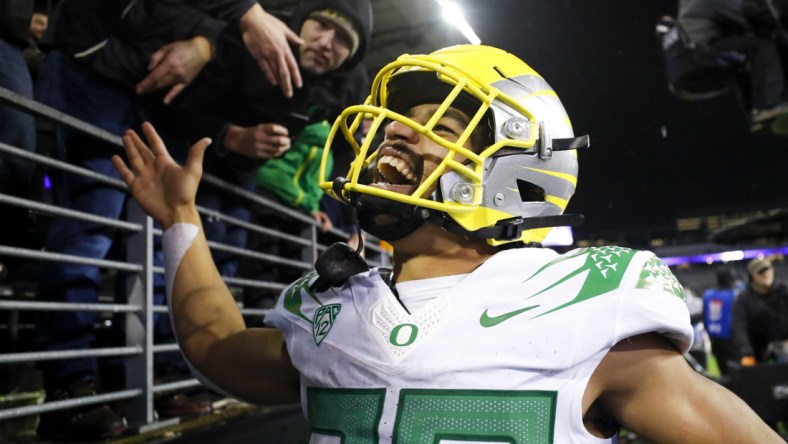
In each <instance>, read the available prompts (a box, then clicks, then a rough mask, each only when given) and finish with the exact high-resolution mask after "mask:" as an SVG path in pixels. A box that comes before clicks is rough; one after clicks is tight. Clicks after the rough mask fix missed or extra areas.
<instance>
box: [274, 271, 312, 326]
mask: <svg viewBox="0 0 788 444" xmlns="http://www.w3.org/2000/svg"><path fill="white" fill-rule="evenodd" d="M316 279H317V273H316V272H315V271H311V272H309V273H306V274H304V275H303V276H301V278H299V279H298V280H297V281H295V282H293V283H292V284H290V285H289V286H288V287H287V288H285V289H284V291H282V295H281V296H280V304H282V307H283V308H284V309H285V310H287V311H288V312H290V313H292V314H294V315H295V316H298V317H299V318H302V319H304V320H306V321H309V318H308V317H307V316H306V315H304V313H303V312H302V307H303V305H304V303H305V302H308V301H309V300H317V295H316V294H315V292H313V291H312V289H311V288H310V285H311V284H312V283H313V282H314V281H315V280H316Z"/></svg>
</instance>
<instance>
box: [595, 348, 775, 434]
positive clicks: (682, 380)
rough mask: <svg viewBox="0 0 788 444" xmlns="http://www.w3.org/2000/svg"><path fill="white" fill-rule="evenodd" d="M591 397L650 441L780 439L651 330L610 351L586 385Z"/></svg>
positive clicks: (745, 405) (625, 424)
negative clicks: (696, 370) (649, 332)
mask: <svg viewBox="0 0 788 444" xmlns="http://www.w3.org/2000/svg"><path fill="white" fill-rule="evenodd" d="M590 399H596V400H597V402H598V403H599V405H600V406H601V408H602V410H603V411H604V412H606V413H607V415H608V416H610V417H611V418H613V419H615V420H616V421H617V422H618V423H619V424H621V425H622V426H624V427H626V428H627V429H628V430H631V431H633V432H635V433H636V434H638V435H639V436H641V437H643V438H645V439H647V440H649V441H650V442H655V443H675V442H691V443H709V444H716V443H720V442H735V443H775V444H776V443H783V442H784V441H783V440H782V439H781V438H780V437H779V436H778V435H777V433H775V432H774V431H773V430H772V429H770V428H769V427H768V426H767V425H766V424H765V423H764V422H763V421H762V420H761V419H760V418H759V417H758V415H756V414H755V412H753V411H752V409H750V407H749V406H747V404H745V403H744V401H742V400H741V399H740V398H738V397H737V396H736V395H734V394H733V393H731V392H730V391H728V390H727V389H725V388H724V387H722V386H721V385H719V384H717V383H715V382H713V381H711V380H709V379H707V378H706V377H704V376H702V375H700V374H698V373H697V372H695V371H694V370H692V369H691V368H690V366H689V365H688V364H687V362H686V361H685V360H684V357H683V356H682V355H681V354H680V353H679V352H678V350H676V348H675V347H674V346H673V345H672V344H671V343H670V342H668V340H667V339H665V338H664V337H662V336H659V335H657V334H654V333H651V334H644V335H639V336H634V337H631V338H628V339H625V340H623V341H621V342H619V343H618V344H616V345H615V346H614V347H613V348H612V349H611V350H610V352H608V354H607V356H605V358H604V359H603V360H602V362H601V363H600V365H599V367H598V368H597V369H596V371H595V372H594V375H593V376H592V378H591V382H590V383H589V388H588V389H587V391H586V398H584V401H587V400H590ZM584 404H588V402H584Z"/></svg>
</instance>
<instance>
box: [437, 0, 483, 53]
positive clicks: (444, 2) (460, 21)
mask: <svg viewBox="0 0 788 444" xmlns="http://www.w3.org/2000/svg"><path fill="white" fill-rule="evenodd" d="M438 4H439V5H440V6H441V8H443V18H444V20H446V21H447V22H449V23H451V24H452V25H454V26H456V27H457V29H459V30H460V32H461V33H462V35H464V36H465V38H466V39H468V41H469V42H471V44H472V45H478V44H480V43H481V42H482V40H481V39H480V38H479V36H477V35H476V33H475V32H474V31H473V28H471V25H469V24H468V22H467V21H466V20H465V15H463V13H462V9H460V6H459V5H457V4H456V3H454V1H453V0H438Z"/></svg>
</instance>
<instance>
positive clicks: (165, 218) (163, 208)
mask: <svg viewBox="0 0 788 444" xmlns="http://www.w3.org/2000/svg"><path fill="white" fill-rule="evenodd" d="M142 132H143V134H144V135H145V139H146V140H147V144H146V143H145V142H143V141H142V139H140V137H139V136H138V135H137V133H136V132H134V131H133V130H128V131H126V134H124V135H123V147H124V149H125V150H126V156H127V158H128V163H129V164H128V166H127V165H126V163H125V162H124V161H123V160H122V159H121V158H120V156H117V155H116V156H113V157H112V162H113V163H114V165H115V168H117V169H118V171H119V172H120V176H121V178H122V179H123V181H124V182H126V184H127V185H128V186H129V191H130V192H131V195H132V197H134V200H136V201H137V203H138V204H139V205H140V207H142V209H143V210H144V211H145V212H146V213H148V215H150V216H151V217H153V218H154V219H155V220H156V221H158V222H159V223H160V224H161V225H162V227H163V228H164V229H167V228H169V227H170V226H171V225H172V224H174V223H176V222H192V223H197V222H198V221H199V215H198V214H197V211H196V209H195V203H194V198H195V195H196V193H197V186H198V184H199V182H200V177H201V176H202V159H203V154H204V153H205V148H206V147H207V146H208V145H209V144H210V143H211V140H210V139H208V138H204V139H201V140H200V141H198V142H197V143H195V144H194V145H193V146H192V147H191V150H190V151H189V157H188V159H187V161H186V165H185V166H180V165H178V164H177V163H176V162H175V161H174V160H173V159H172V157H170V154H169V153H168V152H167V148H166V147H165V146H164V142H162V140H161V138H160V137H159V135H158V134H157V133H156V130H155V129H154V128H153V125H151V124H150V123H147V122H146V123H143V124H142Z"/></svg>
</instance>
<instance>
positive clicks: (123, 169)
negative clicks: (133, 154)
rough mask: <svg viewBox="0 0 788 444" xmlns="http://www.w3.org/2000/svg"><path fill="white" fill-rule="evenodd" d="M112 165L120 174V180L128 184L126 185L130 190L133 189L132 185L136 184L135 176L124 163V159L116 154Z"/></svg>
mask: <svg viewBox="0 0 788 444" xmlns="http://www.w3.org/2000/svg"><path fill="white" fill-rule="evenodd" d="M112 164H113V165H115V169H117V170H118V173H120V178H121V179H123V181H124V182H126V185H128V186H129V188H131V183H132V182H134V177H135V176H134V173H133V172H132V171H131V170H130V169H129V167H127V166H126V163H125V162H124V161H123V159H121V158H120V156H118V155H117V154H115V155H114V156H112Z"/></svg>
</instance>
